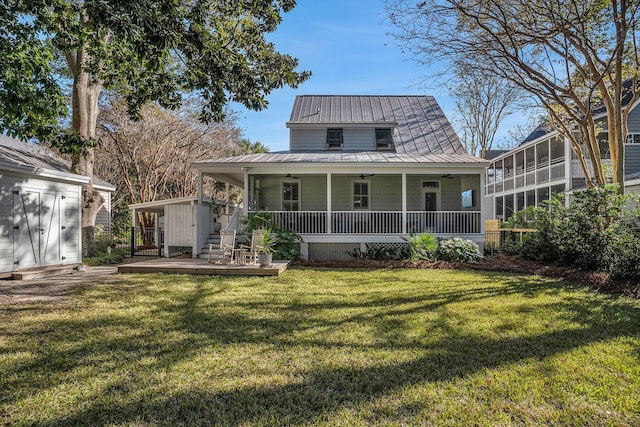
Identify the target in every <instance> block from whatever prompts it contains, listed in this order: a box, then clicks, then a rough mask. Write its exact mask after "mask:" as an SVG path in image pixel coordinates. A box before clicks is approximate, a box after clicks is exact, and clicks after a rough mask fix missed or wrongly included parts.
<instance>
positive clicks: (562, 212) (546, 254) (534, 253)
mask: <svg viewBox="0 0 640 427" xmlns="http://www.w3.org/2000/svg"><path fill="white" fill-rule="evenodd" d="M573 197H574V199H573V201H572V202H571V204H570V205H569V206H568V207H565V206H564V203H563V202H562V199H561V198H555V197H553V198H552V199H551V200H549V201H547V202H545V203H543V204H542V205H541V206H540V207H539V208H536V209H535V210H533V211H532V212H533V214H534V215H533V225H534V227H535V228H537V229H538V233H532V234H531V235H529V236H527V238H526V239H525V240H524V244H523V248H522V255H524V256H526V257H529V258H533V259H538V260H544V261H550V260H556V261H558V262H560V263H561V264H565V265H572V266H575V267H578V268H583V269H599V268H604V267H605V257H604V254H605V251H606V249H607V248H608V247H609V243H610V235H611V233H610V231H611V230H610V228H611V227H612V226H613V225H615V224H616V223H617V222H618V221H619V220H620V219H621V217H622V215H623V208H624V206H625V203H626V201H627V198H626V197H625V196H621V195H618V194H617V186H615V185H606V186H603V187H597V188H593V189H588V190H584V191H577V192H575V193H574V194H573Z"/></svg>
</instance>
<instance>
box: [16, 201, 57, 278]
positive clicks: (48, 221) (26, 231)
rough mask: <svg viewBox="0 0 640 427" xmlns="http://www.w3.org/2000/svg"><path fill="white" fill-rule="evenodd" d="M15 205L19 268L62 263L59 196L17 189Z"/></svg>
mask: <svg viewBox="0 0 640 427" xmlns="http://www.w3.org/2000/svg"><path fill="white" fill-rule="evenodd" d="M13 206H14V217H15V228H14V230H15V231H14V239H13V247H14V262H16V263H17V264H16V267H18V268H28V267H38V266H43V265H50V264H57V263H60V261H61V256H60V243H61V242H60V235H61V225H60V196H59V195H57V194H54V193H49V192H44V191H38V190H23V191H18V192H17V194H14V196H13Z"/></svg>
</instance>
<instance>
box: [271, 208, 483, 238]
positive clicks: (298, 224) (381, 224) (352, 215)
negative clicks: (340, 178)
mask: <svg viewBox="0 0 640 427" xmlns="http://www.w3.org/2000/svg"><path fill="white" fill-rule="evenodd" d="M270 214H271V222H272V223H273V224H274V225H276V226H278V227H281V228H285V229H288V230H294V231H296V232H297V233H300V234H325V233H328V232H330V233H333V234H402V232H403V229H404V230H406V232H407V233H410V232H413V233H434V234H479V233H480V222H481V213H480V212H458V211H450V212H449V211H439V212H407V215H406V221H407V224H406V228H403V215H402V212H399V211H393V212H390V211H340V212H331V221H330V224H329V227H330V231H327V212H325V211H298V212H290V211H271V212H270Z"/></svg>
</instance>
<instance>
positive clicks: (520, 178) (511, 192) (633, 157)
mask: <svg viewBox="0 0 640 427" xmlns="http://www.w3.org/2000/svg"><path fill="white" fill-rule="evenodd" d="M637 107H638V104H635V105H632V106H631V107H630V108H631V111H630V112H629V116H628V120H627V126H628V135H627V140H626V143H625V148H624V150H625V164H624V169H625V188H626V190H627V191H638V189H639V188H640V184H639V181H638V179H639V178H640V175H639V173H640V108H637ZM594 119H595V120H596V122H598V123H599V125H600V127H601V129H603V130H601V131H600V133H599V136H598V138H599V140H600V155H601V157H602V159H604V160H603V164H604V165H605V166H606V165H609V166H610V165H611V160H610V159H611V156H610V153H609V144H608V142H607V137H608V136H607V123H606V115H605V114H604V113H602V112H599V113H595V114H594ZM491 154H492V156H491V158H490V161H491V163H490V164H489V167H488V168H487V172H486V174H487V175H486V179H485V198H486V202H485V207H486V209H487V211H486V216H488V217H489V218H496V219H503V220H508V219H509V217H511V215H512V214H513V213H514V212H517V211H520V210H522V209H524V208H526V207H528V206H537V205H538V204H539V203H540V202H542V201H543V200H547V199H549V197H550V196H551V195H552V194H556V193H560V192H563V191H565V192H567V193H571V192H572V191H574V190H579V189H584V188H585V187H586V183H585V179H584V176H585V175H584V171H583V170H582V167H581V166H580V162H579V160H578V158H577V156H576V154H575V153H574V152H573V150H572V149H571V143H570V142H569V141H568V140H567V139H566V138H564V137H562V136H561V135H559V134H558V132H557V131H556V130H554V129H551V128H549V127H545V126H540V127H538V129H536V130H535V131H534V132H532V133H531V134H530V135H529V136H528V137H527V138H525V139H524V141H523V142H522V143H521V144H520V145H519V146H518V147H516V148H514V149H512V150H507V151H498V152H493V153H491ZM589 166H591V165H590V163H589Z"/></svg>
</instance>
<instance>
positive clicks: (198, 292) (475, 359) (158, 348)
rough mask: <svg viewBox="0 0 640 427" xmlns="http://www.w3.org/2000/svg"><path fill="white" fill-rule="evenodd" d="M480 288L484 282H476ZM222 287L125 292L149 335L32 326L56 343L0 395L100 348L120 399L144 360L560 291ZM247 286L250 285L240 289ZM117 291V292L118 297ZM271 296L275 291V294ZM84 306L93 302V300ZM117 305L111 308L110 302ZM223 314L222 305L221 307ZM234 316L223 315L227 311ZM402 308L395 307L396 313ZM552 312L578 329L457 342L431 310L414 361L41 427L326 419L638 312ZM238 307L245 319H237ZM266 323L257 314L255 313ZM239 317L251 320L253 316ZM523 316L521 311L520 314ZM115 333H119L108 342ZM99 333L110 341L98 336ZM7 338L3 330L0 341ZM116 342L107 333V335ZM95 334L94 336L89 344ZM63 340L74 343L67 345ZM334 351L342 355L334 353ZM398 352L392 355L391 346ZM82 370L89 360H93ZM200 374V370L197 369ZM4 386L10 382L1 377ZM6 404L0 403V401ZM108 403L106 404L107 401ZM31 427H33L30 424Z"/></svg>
mask: <svg viewBox="0 0 640 427" xmlns="http://www.w3.org/2000/svg"><path fill="white" fill-rule="evenodd" d="M476 277H478V281H479V282H481V281H482V280H484V279H483V278H486V277H488V279H486V280H487V281H488V282H490V281H491V280H492V276H491V275H489V276H486V275H482V274H478V275H477V276H476ZM225 283H227V282H224V281H218V282H213V284H212V282H208V281H205V280H197V281H195V284H194V286H192V287H191V288H189V289H188V290H186V291H184V292H182V293H181V294H180V295H179V296H178V297H176V295H175V294H174V293H170V292H166V294H163V291H162V290H161V289H158V288H157V287H155V288H154V289H152V290H149V289H145V288H144V287H142V288H137V287H132V288H131V289H130V291H131V292H135V293H136V295H138V296H140V295H144V294H145V293H147V292H148V296H151V295H154V296H155V297H156V299H155V300H154V301H155V303H153V304H152V306H153V307H152V309H151V313H145V314H144V316H151V317H153V318H155V319H156V322H154V323H153V325H152V326H147V325H145V324H144V322H143V321H144V316H141V317H140V318H139V319H135V318H132V317H131V316H117V315H116V316H107V315H103V316H100V317H98V318H94V319H86V320H83V319H76V320H73V321H71V320H58V321H52V322H50V323H49V324H48V325H41V326H40V327H33V328H32V329H31V330H29V331H25V332H21V333H20V334H22V335H25V337H26V336H31V337H32V338H34V339H38V340H40V341H42V342H43V343H48V342H51V341H54V342H61V345H59V346H57V347H51V348H48V349H44V350H42V351H41V353H40V354H39V357H37V358H36V359H35V360H31V361H29V362H26V363H23V364H21V365H18V366H16V367H15V369H16V370H15V372H13V373H14V374H18V373H19V370H25V371H30V372H34V371H35V372H36V373H38V372H40V373H41V374H42V375H41V376H38V375H34V376H31V377H30V379H27V380H26V381H25V383H23V384H20V383H19V380H20V377H19V375H13V376H12V375H11V373H10V372H9V373H7V375H5V376H3V377H1V378H2V379H3V381H2V382H3V383H2V384H0V387H1V388H3V389H5V390H16V389H19V388H20V387H25V386H26V387H30V388H33V389H39V390H42V389H43V388H46V387H55V386H56V385H57V383H58V381H60V379H61V378H65V377H67V376H68V375H70V373H71V372H72V371H73V370H74V369H77V368H79V367H83V366H86V365H87V364H90V363H96V362H95V361H96V358H98V362H99V361H100V360H99V356H100V353H101V352H103V351H105V349H111V351H112V353H113V357H114V358H115V359H116V360H115V361H114V363H115V367H114V364H113V363H107V364H105V365H104V366H99V365H98V366H96V367H95V371H94V375H100V374H106V373H108V372H110V371H111V370H114V369H128V370H130V372H131V376H130V377H129V378H128V379H127V380H126V381H123V382H122V383H120V384H113V385H111V387H110V390H112V391H113V390H115V391H118V390H127V389H128V388H129V387H128V385H127V384H128V383H131V382H137V381H141V380H142V379H143V378H138V376H140V377H143V376H144V375H145V373H144V372H136V363H137V362H138V361H139V360H140V359H142V358H144V357H152V358H153V360H154V361H153V362H151V363H152V364H153V365H154V366H155V369H158V370H161V369H165V370H166V369H168V370H170V369H171V367H172V366H173V365H175V364H177V363H179V362H181V361H183V360H188V359H189V358H192V357H194V356H195V355H197V354H198V353H199V352H200V351H201V350H202V349H203V348H210V347H211V346H222V347H224V346H225V345H231V344H240V345H242V344H263V345H276V346H279V347H282V348H283V349H285V350H286V349H287V348H288V347H289V346H291V347H293V346H295V345H300V344H302V343H301V342H300V341H298V340H296V339H295V338H292V337H291V336H292V334H294V333H298V332H300V331H303V330H305V329H308V328H318V327H321V328H322V327H325V328H335V327H338V326H343V325H349V324H352V323H359V322H371V321H382V322H383V326H384V328H385V329H386V330H388V331H392V332H393V331H394V330H398V329H401V328H403V327H404V324H403V321H402V320H401V319H396V317H398V316H407V315H415V314H421V313H425V314H430V313H431V314H432V313H438V310H439V309H441V308H443V307H445V306H447V305H450V304H454V303H459V302H464V301H479V300H481V299H483V298H497V297H501V296H509V295H523V296H527V297H535V296H536V295H538V294H543V293H557V292H560V291H561V289H562V288H563V286H564V285H563V284H562V283H560V282H556V281H536V280H535V279H531V280H527V279H523V278H514V279H513V280H511V279H509V280H507V281H506V283H504V284H502V285H500V286H482V284H480V285H478V286H477V287H474V288H470V289H469V288H467V289H462V290H459V291H456V290H455V289H451V288H449V289H446V290H443V291H436V292H433V291H432V292H429V293H425V294H424V295H405V296H397V297H394V296H389V295H384V294H377V295H376V296H375V297H371V296H369V298H368V299H366V300H363V301H352V300H345V299H342V298H335V299H334V300H330V299H325V298H322V299H321V300H319V301H315V302H314V301H311V302H303V301H301V300H298V301H296V302H293V303H287V302H286V301H287V300H286V299H284V298H282V294H278V292H277V291H274V292H275V293H276V296H274V297H266V296H264V295H263V296H262V300H261V301H258V300H256V299H247V298H246V297H242V296H238V297H237V298H236V299H233V298H232V299H228V300H225V301H220V300H218V299H215V298H214V299H212V298H211V297H212V296H214V295H216V294H219V293H222V292H224V291H225V290H226V289H227V286H226V285H225ZM249 285H251V283H249ZM123 292H124V293H126V292H125V291H123ZM281 292H286V290H283V291H281ZM95 298H99V295H98V296H96V297H95ZM115 300H117V299H115ZM225 305H226V307H225ZM229 305H230V306H231V307H236V308H237V310H229V307H228V306H229ZM405 306H406V307H405ZM552 308H553V309H554V310H556V311H557V312H558V313H562V315H563V317H565V318H566V319H567V320H568V321H571V322H575V323H577V324H579V325H580V328H571V329H561V330H553V331H547V332H542V333H539V334H536V335H527V336H518V337H504V336H502V337H492V338H487V337H483V336H477V335H464V334H459V333H457V331H455V328H453V327H452V326H451V325H450V323H449V322H447V319H444V318H442V316H443V315H444V314H442V313H439V314H440V316H436V317H437V318H436V321H435V322H434V325H433V327H434V328H438V329H439V330H440V331H443V332H444V338H443V339H440V340H438V341H437V342H433V343H429V344H420V343H412V342H407V343H406V344H405V347H406V348H407V349H411V350H415V353H416V356H415V357H414V358H413V359H412V360H410V361H405V362H402V363H391V364H388V365H375V366H367V367H339V368H332V367H329V366H328V365H329V364H326V365H321V367H318V368H315V369H314V370H311V371H307V372H305V373H304V375H301V376H300V377H299V378H298V380H297V381H292V382H290V383H287V384H284V385H282V384H279V385H274V386H265V387H238V388H236V389H234V390H232V391H221V392H209V391H206V390H197V389H193V390H189V391H186V392H178V391H176V392H174V393H170V394H166V393H163V394H158V395H151V396H150V395H149V394H146V393H143V394H144V395H145V396H146V397H144V398H133V397H131V398H130V399H128V400H127V402H128V403H126V404H122V403H119V404H117V405H116V404H111V403H105V401H104V399H100V398H99V396H96V399H94V400H93V401H88V402H85V403H83V405H82V407H81V408H78V409H77V410H76V411H74V412H73V413H71V414H65V415H61V416H60V417H59V418H56V419H54V420H48V421H41V422H40V423H39V424H40V425H101V424H108V423H137V422H142V423H159V424H166V425H239V424H256V425H262V424H275V425H292V424H302V423H306V422H314V421H318V420H323V419H326V417H328V416H329V415H330V413H332V412H334V411H337V410H340V409H343V408H350V407H353V406H356V405H359V404H361V403H363V402H368V401H371V400H372V399H375V398H376V397H379V396H381V395H384V394H387V393H390V392H394V391H397V390H399V389H401V388H403V387H406V386H411V385H415V384H420V383H425V382H439V381H447V380H451V379H457V378H463V377H466V376H468V375H471V374H473V373H475V372H478V371H480V370H483V369H491V368H496V367H499V366H502V365H505V364H510V363H514V362H518V361H522V360H524V359H528V358H534V359H544V358H545V357H548V356H551V355H554V354H559V353H563V352H566V351H569V350H572V349H574V348H577V347H580V346H584V345H587V344H589V343H593V342H597V341H602V340H608V339H612V338H616V337H620V336H633V337H637V336H639V335H640V310H638V307H637V305H634V304H631V303H627V302H625V301H624V300H619V299H615V298H598V299H590V298H589V294H580V296H579V297H578V296H568V297H563V298H562V300H561V301H560V302H555V303H553V307H552ZM345 309H354V310H358V311H359V313H357V314H353V315H344V316H339V318H337V319H334V318H327V317H326V316H324V314H326V311H327V310H329V311H340V310H345ZM247 310H249V311H247ZM265 311H266V312H268V313H270V315H269V316H266V315H264V314H263V315H261V314H260V313H262V312H265ZM248 313H253V314H252V315H250V314H248ZM523 315H526V313H523ZM114 328H115V329H116V330H118V331H121V332H122V334H121V335H120V334H114V333H113V330H114ZM68 331H80V332H79V334H80V335H72V336H68V334H69V332H68ZM105 331H109V333H105ZM6 332H7V330H6V329H5V331H3V334H4V333H6ZM114 335H115V336H114ZM92 336H93V337H94V338H93V339H92V338H91V337H92ZM74 338H77V339H78V345H76V346H74V345H72V344H73V340H74ZM398 341H399V337H398V336H393V334H391V335H390V336H389V337H388V339H385V337H384V335H382V337H381V338H380V339H379V340H378V341H376V342H375V343H374V344H368V345H362V344H359V343H353V345H351V344H350V343H348V342H335V341H331V340H328V339H322V338H317V339H308V340H306V341H305V342H304V344H307V345H309V346H317V347H324V348H335V349H336V351H338V352H339V351H341V350H345V351H346V350H348V349H349V347H353V348H355V349H361V348H374V349H388V350H389V351H393V350H395V349H397V348H399V345H398ZM341 347H342V349H341ZM400 347H401V346H400ZM92 361H93V362H92ZM203 374H206V372H203ZM11 378H13V379H11ZM8 400H9V399H8V398H7V397H6V396H5V397H3V398H2V400H0V403H1V402H5V403H7V402H8ZM107 402H109V400H107ZM36 424H38V423H37V422H36Z"/></svg>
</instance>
